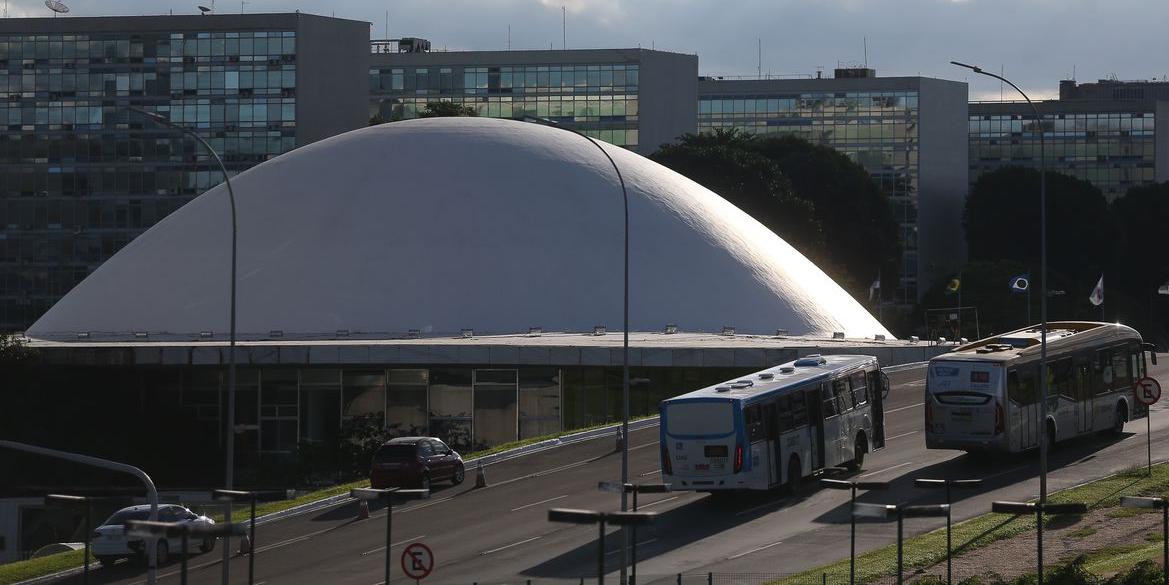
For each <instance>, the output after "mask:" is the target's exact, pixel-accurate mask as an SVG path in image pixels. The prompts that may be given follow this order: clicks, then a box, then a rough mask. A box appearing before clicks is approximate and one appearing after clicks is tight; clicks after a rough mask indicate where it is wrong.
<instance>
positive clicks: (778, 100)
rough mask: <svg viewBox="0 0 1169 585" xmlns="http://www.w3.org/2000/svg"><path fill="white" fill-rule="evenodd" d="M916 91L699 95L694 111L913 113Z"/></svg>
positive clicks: (885, 114) (831, 113)
mask: <svg viewBox="0 0 1169 585" xmlns="http://www.w3.org/2000/svg"><path fill="white" fill-rule="evenodd" d="M916 109H917V94H916V93H913V92H910V93H903V94H900V95H882V96H847V95H840V96H838V95H835V94H802V95H797V96H791V97H770V96H767V97H721V98H720V97H701V98H699V99H698V114H699V115H703V114H756V113H766V114H780V113H788V112H811V113H816V114H821V113H822V114H828V115H849V114H856V115H860V114H868V115H876V116H900V117H905V115H906V114H914V113H915V112H916Z"/></svg>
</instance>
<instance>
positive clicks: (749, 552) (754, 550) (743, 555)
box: [727, 540, 783, 561]
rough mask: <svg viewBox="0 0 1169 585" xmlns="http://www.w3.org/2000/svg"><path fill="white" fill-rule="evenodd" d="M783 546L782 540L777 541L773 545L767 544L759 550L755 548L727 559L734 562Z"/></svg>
mask: <svg viewBox="0 0 1169 585" xmlns="http://www.w3.org/2000/svg"><path fill="white" fill-rule="evenodd" d="M781 544H783V541H782V540H780V541H777V542H773V543H771V544H765V545H763V546H761V547H759V548H753V549H751V550H749V551H746V552H741V553H739V554H737V555H734V556H729V557H727V560H728V561H733V560H735V559H737V558H739V557H745V556H747V555H749V554H751V553H757V552H759V551H761V550H767V549H769V548H771V547H773V546H779V545H781Z"/></svg>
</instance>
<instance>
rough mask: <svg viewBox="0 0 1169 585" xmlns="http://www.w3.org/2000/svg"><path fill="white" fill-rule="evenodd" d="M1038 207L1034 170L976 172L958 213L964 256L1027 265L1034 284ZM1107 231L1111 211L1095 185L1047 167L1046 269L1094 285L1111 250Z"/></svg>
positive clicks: (1037, 274)
mask: <svg viewBox="0 0 1169 585" xmlns="http://www.w3.org/2000/svg"><path fill="white" fill-rule="evenodd" d="M1039 211H1040V210H1039V171H1037V170H1035V169H1030V168H1023V167H1005V168H1002V169H998V170H995V171H991V172H989V173H986V174H984V175H982V176H981V177H979V178H978V181H976V182H975V183H974V186H973V188H971V190H970V195H969V196H968V197H967V198H966V210H965V213H964V214H963V219H962V222H963V226H964V227H965V228H966V242H967V244H968V245H969V253H970V260H971V261H975V260H985V261H994V260H1015V261H1018V262H1021V263H1023V264H1025V265H1027V266H1029V267H1030V269H1031V271H1032V276H1033V277H1034V281H1035V283H1036V285H1038V284H1039V279H1040V275H1039V255H1040V250H1039V240H1040V238H1039V234H1040V228H1039ZM1112 235H1113V227H1112V218H1111V214H1110V212H1109V208H1108V203H1107V201H1106V200H1105V199H1104V195H1103V194H1102V193H1101V192H1100V190H1099V189H1097V188H1096V187H1095V186H1093V185H1092V184H1091V183H1089V182H1087V181H1084V180H1081V179H1077V178H1075V177H1071V176H1068V175H1063V174H1060V173H1055V172H1051V171H1048V173H1047V262H1048V268H1049V271H1051V272H1054V273H1058V274H1060V275H1062V276H1064V277H1066V278H1067V279H1069V280H1070V281H1071V282H1077V283H1078V282H1088V281H1091V284H1092V285H1094V284H1095V283H1096V279H1097V278H1099V276H1100V272H1101V270H1102V269H1103V267H1104V265H1105V263H1106V262H1107V260H1108V258H1109V257H1110V255H1111V254H1110V248H1111V245H1110V243H1109V242H1111V240H1112ZM1089 288H1090V286H1089ZM1068 293H1069V294H1072V291H1068ZM1084 296H1085V297H1086V296H1087V293H1085V294H1084Z"/></svg>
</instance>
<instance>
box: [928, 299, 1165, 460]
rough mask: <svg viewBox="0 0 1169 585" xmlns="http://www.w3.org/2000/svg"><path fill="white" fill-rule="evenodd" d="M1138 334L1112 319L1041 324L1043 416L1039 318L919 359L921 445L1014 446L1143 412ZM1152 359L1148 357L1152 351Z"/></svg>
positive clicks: (1110, 424) (1115, 427)
mask: <svg viewBox="0 0 1169 585" xmlns="http://www.w3.org/2000/svg"><path fill="white" fill-rule="evenodd" d="M1149 348H1151V346H1150V345H1148V344H1142V343H1141V336H1140V334H1139V333H1137V332H1136V331H1135V330H1134V329H1132V328H1131V327H1126V326H1124V325H1120V324H1114V323H1093V322H1053V323H1049V324H1048V330H1047V392H1048V401H1047V403H1048V410H1047V420H1046V421H1040V412H1041V406H1040V388H1039V352H1040V331H1039V327H1037V326H1034V327H1027V328H1024V329H1019V330H1017V331H1012V332H1010V333H1005V334H1002V335H999V336H996V337H991V338H988V339H983V340H980V341H976V342H974V343H971V344H968V345H965V346H962V347H959V348H958V349H956V350H954V351H953V352H951V353H947V354H944V355H940V356H937V357H935V358H933V359H932V360H930V362H929V372H928V374H927V377H926V389H925V432H926V435H925V444H926V447H927V448H929V449H960V450H964V451H1007V452H1019V451H1025V450H1027V449H1032V448H1036V447H1038V446H1039V437H1040V435H1039V433H1040V432H1045V433H1047V440H1048V444H1049V445H1054V444H1055V443H1057V442H1059V441H1063V440H1066V439H1070V438H1072V437H1076V436H1079V435H1084V434H1087V433H1092V432H1096V431H1106V430H1110V431H1113V432H1116V433H1120V432H1121V431H1122V430H1123V429H1124V423H1126V422H1128V421H1130V420H1134V419H1137V418H1141V417H1145V416H1148V407H1146V406H1144V405H1142V404H1141V403H1139V402H1137V401H1136V400H1134V399H1133V382H1134V381H1135V380H1136V379H1138V378H1140V377H1142V376H1144V375H1145V372H1146V370H1145V357H1144V350H1145V349H1149ZM1153 359H1154V360H1155V359H1156V357H1155V356H1154V358H1153Z"/></svg>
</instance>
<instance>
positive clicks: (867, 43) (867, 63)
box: [861, 37, 869, 69]
mask: <svg viewBox="0 0 1169 585" xmlns="http://www.w3.org/2000/svg"><path fill="white" fill-rule="evenodd" d="M861 39H863V41H864V43H865V69H868V68H869V37H861Z"/></svg>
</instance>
